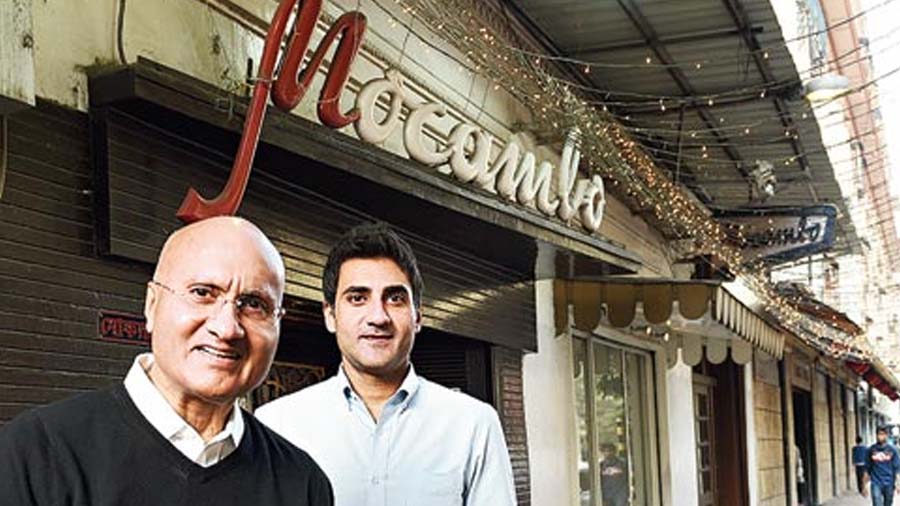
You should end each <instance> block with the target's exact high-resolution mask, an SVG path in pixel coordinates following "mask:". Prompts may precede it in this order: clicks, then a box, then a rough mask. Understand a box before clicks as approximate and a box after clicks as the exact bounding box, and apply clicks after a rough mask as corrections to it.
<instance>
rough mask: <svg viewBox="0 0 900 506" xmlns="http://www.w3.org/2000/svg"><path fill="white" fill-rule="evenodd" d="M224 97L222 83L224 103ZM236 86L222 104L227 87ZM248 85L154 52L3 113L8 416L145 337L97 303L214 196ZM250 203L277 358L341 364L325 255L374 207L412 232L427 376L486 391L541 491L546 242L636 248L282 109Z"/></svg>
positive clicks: (608, 263) (595, 258)
mask: <svg viewBox="0 0 900 506" xmlns="http://www.w3.org/2000/svg"><path fill="white" fill-rule="evenodd" d="M223 97H224V98H225V100H224V102H223ZM223 104H224V105H223ZM242 107H243V106H242V102H241V100H240V99H236V98H235V97H230V96H225V95H224V94H223V93H222V92H221V91H220V90H216V89H215V88H213V87H211V86H209V85H207V84H204V83H200V82H198V81H196V80H193V79H191V78H189V77H187V76H183V75H179V74H177V73H175V72H173V71H170V70H168V69H165V68H162V67H159V66H156V65H154V64H151V63H148V62H140V63H139V64H137V65H136V66H134V67H132V68H128V69H123V70H120V71H119V72H116V73H113V74H107V75H105V76H102V77H100V78H97V79H94V80H93V81H92V108H91V112H90V114H89V115H88V114H85V113H82V112H77V111H73V110H70V109H66V108H63V107H59V106H55V105H52V104H49V103H45V102H39V104H38V106H37V107H35V108H31V109H27V110H23V111H20V112H17V113H15V114H13V115H10V116H9V118H8V124H9V142H8V146H7V148H8V155H9V169H8V174H7V180H6V187H5V191H4V193H3V195H2V198H0V425H2V424H3V423H5V422H7V421H9V420H10V419H11V418H12V417H14V416H15V415H17V414H18V413H20V412H22V411H23V410H25V409H28V408H31V407H35V406H39V405H43V404H46V403H49V402H52V401H55V400H58V399H61V398H64V397H67V396H69V395H72V394H74V393H77V392H81V391H85V390H90V389H95V388H99V387H103V386H106V385H109V384H111V383H113V382H116V381H119V380H121V378H122V377H123V375H124V374H125V372H126V371H127V369H128V367H129V366H130V364H131V361H132V360H133V358H134V356H135V354H136V353H138V352H140V351H142V350H143V349H146V344H140V343H138V346H135V343H123V342H113V341H110V340H108V339H102V338H101V336H100V334H101V333H100V330H99V328H98V319H99V318H100V316H101V315H102V314H109V313H113V314H125V315H135V317H137V318H139V317H140V314H141V313H142V309H143V298H144V292H145V286H146V282H147V281H148V280H149V279H150V276H151V275H152V270H153V262H154V261H155V258H156V254H157V252H158V250H159V247H160V246H161V245H162V242H163V240H164V239H165V237H166V236H167V235H168V233H170V232H171V231H172V230H174V229H175V228H177V227H178V226H179V223H178V222H177V220H176V219H175V209H176V208H177V207H178V205H179V204H180V202H181V199H182V198H183V197H184V195H185V192H186V190H187V188H188V187H189V186H194V187H196V188H198V189H199V190H200V191H201V193H202V194H204V195H205V196H208V197H211V196H213V195H215V194H216V193H217V192H218V191H219V190H220V189H221V188H222V186H223V184H224V181H225V179H226V177H227V175H228V170H229V168H230V160H231V157H232V156H233V153H234V151H235V149H236V145H237V141H238V131H239V129H240V124H241V120H242V118H241V116H240V113H241V111H242ZM240 213H241V214H242V215H243V216H246V217H248V218H249V219H251V220H253V221H254V222H256V223H257V224H258V225H260V227H261V228H262V229H263V230H264V231H265V232H266V233H267V234H268V235H269V236H270V237H271V238H272V239H273V242H275V244H276V246H277V247H278V248H279V250H280V251H281V253H282V254H283V256H284V258H285V262H286V266H287V276H288V288H287V301H286V305H287V306H288V308H289V314H288V316H287V317H286V319H285V320H284V323H283V329H282V340H281V344H280V346H279V351H278V357H277V360H279V361H282V362H284V363H294V364H301V365H302V366H303V367H308V368H309V369H310V370H313V369H315V370H321V371H324V372H325V373H326V374H332V373H333V372H334V370H335V368H336V367H337V363H338V362H337V361H338V354H337V349H336V346H335V345H334V342H333V339H332V338H331V336H330V335H329V334H327V332H325V330H324V327H323V326H322V323H321V313H320V299H321V294H320V275H321V270H322V267H323V266H324V262H325V256H326V254H327V251H328V249H329V248H330V247H331V245H332V244H333V242H334V241H335V240H336V239H337V237H338V236H339V235H340V234H342V233H343V232H344V231H346V230H347V229H349V228H350V227H352V226H354V225H356V224H358V223H361V222H365V221H372V220H379V221H384V222H387V223H390V224H392V225H393V226H395V227H396V228H397V229H398V231H400V233H401V234H402V235H404V236H405V237H406V238H407V239H408V240H409V241H410V242H411V244H412V245H413V248H414V249H415V250H416V253H417V256H418V258H419V261H420V265H421V269H422V272H423V276H424V277H425V282H426V292H425V297H424V299H423V306H424V315H425V325H426V329H425V330H424V331H423V332H422V334H420V335H419V337H418V341H417V345H416V349H415V350H414V355H413V359H414V363H415V364H416V366H417V369H418V370H419V372H420V373H422V374H423V375H424V376H426V377H429V378H431V379H433V380H435V381H438V382H440V383H443V384H445V385H447V386H449V387H452V388H458V389H460V390H462V391H465V392H468V393H470V394H471V395H474V396H476V397H478V398H480V399H483V400H485V401H487V402H491V403H493V404H494V405H495V406H496V407H497V409H498V412H499V414H500V417H501V420H502V421H503V425H504V430H505V431H506V434H507V438H508V440H509V447H510V453H511V457H512V460H513V467H514V471H515V474H516V486H517V490H518V494H519V501H520V502H519V503H520V504H523V505H527V504H529V502H530V500H529V497H530V492H529V490H530V480H529V474H528V451H527V437H526V432H525V417H524V399H523V391H522V372H521V367H522V361H521V358H522V354H523V353H524V352H527V351H536V347H537V345H536V336H535V332H536V330H535V302H534V287H533V280H534V277H535V259H536V255H537V249H538V244H539V243H542V244H543V245H544V247H550V248H553V249H554V250H555V251H558V254H559V256H558V258H557V262H563V263H566V258H567V255H568V259H569V261H568V264H569V265H579V266H581V267H579V268H580V269H584V271H585V272H595V273H599V274H610V273H616V272H623V271H628V270H629V269H630V268H633V267H634V265H636V262H635V257H634V256H633V255H630V254H628V253H627V252H625V251H623V250H621V249H620V248H617V247H615V246H614V245H611V244H609V243H606V242H604V241H603V240H601V239H598V238H594V237H590V236H586V235H585V234H581V233H579V232H578V231H577V230H574V229H570V228H568V227H565V226H563V225H560V224H557V223H554V222H552V221H550V220H547V219H545V218H542V217H540V216H539V215H538V214H537V213H532V212H529V211H527V210H523V209H518V208H514V207H511V206H509V205H508V204H506V203H503V202H500V201H499V200H498V199H497V198H496V197H495V196H493V195H490V194H486V193H484V192H480V191H477V190H474V189H469V188H464V187H461V186H460V185H458V184H456V183H455V182H453V181H452V180H450V179H449V178H446V177H444V176H441V175H440V174H437V173H435V172H434V171H431V170H430V169H427V168H425V167H422V166H419V165H417V164H415V163H414V162H411V161H409V160H406V159H403V158H401V157H398V156H396V155H392V154H390V153H387V152H384V151H382V150H381V149H380V148H377V147H373V146H368V145H365V144H363V143H361V142H360V141H357V140H354V139H352V138H349V137H347V136H344V135H342V134H338V133H335V132H333V131H331V130H329V129H327V128H325V127H322V126H321V125H318V124H314V123H312V122H309V121H306V120H303V119H301V118H297V117H295V116H291V115H287V114H284V113H279V112H277V111H273V112H272V113H270V115H269V118H268V119H267V123H266V127H265V128H264V133H263V139H262V143H261V145H260V148H259V151H258V156H257V162H256V164H255V168H254V172H253V175H252V176H251V180H250V185H249V187H248V191H247V194H246V197H245V199H244V203H243V206H242V208H241V211H240Z"/></svg>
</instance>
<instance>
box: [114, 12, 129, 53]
mask: <svg viewBox="0 0 900 506" xmlns="http://www.w3.org/2000/svg"><path fill="white" fill-rule="evenodd" d="M116 50H117V51H118V55H119V63H121V64H122V65H127V64H128V58H127V57H126V56H125V0H119V11H118V16H117V20H116Z"/></svg>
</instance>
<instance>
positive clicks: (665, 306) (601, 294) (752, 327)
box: [554, 278, 784, 365]
mask: <svg viewBox="0 0 900 506" xmlns="http://www.w3.org/2000/svg"><path fill="white" fill-rule="evenodd" d="M554 300H555V304H556V312H555V314H556V330H557V333H562V332H565V330H566V327H567V326H568V324H569V321H568V314H569V312H568V308H569V306H572V309H573V316H574V322H573V325H574V326H575V328H577V329H579V330H583V331H586V332H591V331H593V330H594V329H595V328H597V326H598V325H600V324H601V323H603V324H608V325H611V326H613V327H620V328H631V329H632V330H639V329H649V331H651V333H657V334H658V333H660V332H665V336H666V345H667V346H668V347H672V348H681V349H682V357H683V359H684V361H685V363H687V364H688V365H694V364H696V363H698V362H699V361H700V360H702V351H703V348H704V347H705V348H706V354H707V358H708V359H709V360H710V361H711V362H713V363H720V362H721V361H722V360H724V359H725V358H726V356H727V351H728V349H729V348H730V349H731V355H732V359H733V360H734V361H735V362H738V363H747V362H749V361H750V360H751V359H752V348H751V346H748V344H749V345H752V346H754V347H756V348H758V349H760V350H762V351H765V352H766V353H768V354H769V355H772V356H773V357H776V358H779V359H780V358H781V357H782V352H783V350H784V335H783V334H782V332H781V330H780V329H779V328H778V327H776V326H775V325H773V324H771V323H769V322H768V321H767V320H766V319H765V317H764V315H763V313H762V311H761V309H760V308H758V307H757V306H758V301H757V300H756V297H755V295H754V294H753V292H752V291H751V290H749V289H748V288H746V287H745V286H744V285H742V284H740V283H739V282H722V281H708V280H689V281H682V280H668V279H646V278H631V279H629V278H604V279H600V280H589V281H584V280H563V279H557V280H556V281H555V282H554ZM654 331H658V332H654ZM738 341H740V342H738ZM670 355H674V353H670ZM670 359H671V357H670Z"/></svg>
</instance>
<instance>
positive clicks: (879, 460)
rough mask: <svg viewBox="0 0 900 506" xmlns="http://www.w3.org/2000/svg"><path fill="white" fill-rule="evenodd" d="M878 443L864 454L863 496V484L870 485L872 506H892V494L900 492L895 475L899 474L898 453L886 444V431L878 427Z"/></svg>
mask: <svg viewBox="0 0 900 506" xmlns="http://www.w3.org/2000/svg"><path fill="white" fill-rule="evenodd" d="M877 437H878V442H877V443H875V444H873V445H872V446H870V447H869V449H868V451H867V453H866V474H865V476H864V477H863V495H864V496H865V495H866V492H867V491H866V489H865V484H866V483H868V482H871V484H872V506H892V505H893V503H894V492H895V491H900V482H898V481H897V473H898V472H900V453H898V452H897V449H896V448H894V447H893V446H892V445H891V444H890V443H888V430H887V428H885V427H880V428H879V429H878V432H877Z"/></svg>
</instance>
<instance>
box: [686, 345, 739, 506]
mask: <svg viewBox="0 0 900 506" xmlns="http://www.w3.org/2000/svg"><path fill="white" fill-rule="evenodd" d="M744 399H745V395H744V377H743V368H742V366H739V365H737V364H735V363H734V362H731V361H726V362H723V363H721V364H711V363H709V362H708V361H705V360H704V362H701V363H700V364H698V365H697V366H696V367H695V368H694V414H695V416H694V420H695V434H696V441H697V457H696V458H697V473H698V484H699V486H700V487H699V501H698V502H699V504H700V505H701V506H747V505H748V504H749V488H748V483H747V476H748V473H747V449H746V434H747V432H746V426H745V420H746V413H745V411H746V409H745V406H744Z"/></svg>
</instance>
